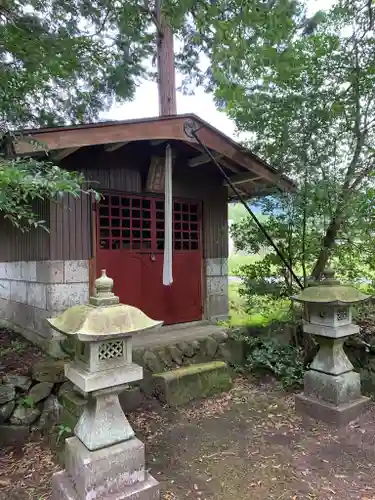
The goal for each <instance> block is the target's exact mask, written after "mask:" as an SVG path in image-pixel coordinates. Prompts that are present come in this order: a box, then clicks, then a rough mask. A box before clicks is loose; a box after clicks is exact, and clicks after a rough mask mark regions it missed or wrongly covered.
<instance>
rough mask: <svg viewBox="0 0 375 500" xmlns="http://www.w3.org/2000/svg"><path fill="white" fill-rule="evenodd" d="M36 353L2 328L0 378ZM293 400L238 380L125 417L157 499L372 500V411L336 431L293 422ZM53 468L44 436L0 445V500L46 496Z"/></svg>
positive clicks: (21, 369)
mask: <svg viewBox="0 0 375 500" xmlns="http://www.w3.org/2000/svg"><path fill="white" fill-rule="evenodd" d="M41 357H43V355H42V354H41V353H40V351H39V350H38V349H37V348H36V347H33V346H31V345H30V344H29V343H27V342H25V341H24V340H22V339H20V338H19V337H17V336H16V335H14V334H13V333H11V332H6V331H2V332H1V335H0V377H1V375H2V374H3V373H5V372H6V373H26V372H27V370H28V369H29V368H30V367H31V366H32V365H33V363H35V362H36V361H37V360H38V359H40V358H41ZM293 401H294V395H293V394H286V393H285V392H284V391H283V390H281V388H280V387H279V386H278V384H277V383H276V382H274V381H272V380H269V381H265V380H263V382H262V383H260V382H258V381H255V380H254V381H249V380H245V379H241V378H239V379H237V380H236V381H235V384H234V387H233V389H232V390H231V391H230V392H229V393H226V394H223V395H220V396H218V397H216V398H212V399H208V400H205V401H201V402H198V403H195V404H190V405H188V406H185V407H183V408H179V409H177V410H171V409H167V408H165V407H162V406H161V405H159V404H158V403H157V402H156V401H153V402H151V403H149V404H148V406H147V407H145V408H143V409H141V410H139V411H137V412H135V413H133V414H131V415H129V420H130V421H131V423H132V425H133V427H134V429H135V430H136V432H137V435H138V437H139V438H140V439H142V440H143V441H144V442H145V443H146V453H147V460H148V468H149V470H150V471H151V473H152V474H153V475H154V476H155V477H156V478H157V479H158V481H159V482H160V483H161V488H162V500H268V499H275V500H276V499H277V500H287V499H289V500H302V499H306V500H314V499H319V500H330V499H337V500H375V475H374V473H373V471H374V468H375V405H374V408H373V409H372V410H371V411H370V412H369V413H367V414H366V415H364V416H363V417H362V418H361V419H360V420H359V421H358V422H356V423H355V424H351V425H349V426H348V427H347V428H343V429H341V430H336V429H334V428H332V427H329V426H327V425H324V424H317V423H314V422H312V421H308V420H306V419H302V418H301V417H299V416H297V415H296V414H295V412H294V402H293ZM59 469H60V466H59V465H58V464H57V460H56V458H55V455H54V452H53V451H52V450H51V447H50V441H49V440H48V437H41V436H33V439H32V440H31V441H30V442H29V443H27V444H26V445H25V446H24V447H23V448H22V449H15V448H7V449H1V450H0V500H50V498H51V489H50V481H51V476H52V474H53V472H55V471H57V470H59Z"/></svg>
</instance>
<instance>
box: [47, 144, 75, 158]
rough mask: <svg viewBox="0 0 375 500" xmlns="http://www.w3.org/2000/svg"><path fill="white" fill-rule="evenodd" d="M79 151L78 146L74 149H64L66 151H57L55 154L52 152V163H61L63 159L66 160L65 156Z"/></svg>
mask: <svg viewBox="0 0 375 500" xmlns="http://www.w3.org/2000/svg"><path fill="white" fill-rule="evenodd" d="M79 149H81V148H80V147H79V146H78V147H75V148H66V149H61V150H60V151H57V152H54V151H53V152H52V153H51V156H52V159H53V161H61V160H63V159H64V158H66V157H67V156H69V155H71V154H73V153H75V152H76V151H78V150H79Z"/></svg>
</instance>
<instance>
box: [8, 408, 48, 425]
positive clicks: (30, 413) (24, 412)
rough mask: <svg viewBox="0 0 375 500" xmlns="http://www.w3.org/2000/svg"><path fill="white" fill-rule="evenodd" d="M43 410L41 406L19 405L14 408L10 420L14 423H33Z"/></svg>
mask: <svg viewBox="0 0 375 500" xmlns="http://www.w3.org/2000/svg"><path fill="white" fill-rule="evenodd" d="M40 413H41V411H40V410H39V408H35V407H32V408H30V407H27V406H22V405H19V406H17V408H16V409H15V410H14V413H13V415H12V416H11V417H10V419H9V421H10V423H11V424H13V425H31V424H33V423H34V422H35V420H36V419H37V418H38V417H39V415H40Z"/></svg>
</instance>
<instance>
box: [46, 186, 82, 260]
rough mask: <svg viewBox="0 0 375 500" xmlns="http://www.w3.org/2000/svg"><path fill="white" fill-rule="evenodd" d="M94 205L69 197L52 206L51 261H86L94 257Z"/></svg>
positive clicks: (52, 203)
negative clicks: (92, 255)
mask: <svg viewBox="0 0 375 500" xmlns="http://www.w3.org/2000/svg"><path fill="white" fill-rule="evenodd" d="M91 217H92V215H91V201H90V197H89V196H88V195H82V196H81V197H80V198H74V197H73V196H71V195H67V196H65V197H64V199H63V200H62V201H60V202H58V203H54V202H51V217H50V234H51V240H50V241H51V252H50V259H51V260H85V259H88V258H90V256H91V254H92V230H91Z"/></svg>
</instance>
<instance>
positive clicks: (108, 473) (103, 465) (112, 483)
mask: <svg viewBox="0 0 375 500" xmlns="http://www.w3.org/2000/svg"><path fill="white" fill-rule="evenodd" d="M144 463H145V449H144V444H143V443H142V442H141V441H139V439H137V438H132V439H129V440H127V441H124V442H122V443H119V444H116V445H113V446H109V447H108V448H103V449H101V450H97V451H93V452H90V451H89V450H87V448H86V447H85V446H84V445H83V444H82V443H81V441H80V440H79V439H77V438H76V437H72V438H69V439H67V440H66V441H65V470H66V472H67V474H68V475H69V477H71V479H72V482H73V484H74V486H75V490H76V492H77V493H78V497H79V498H83V499H87V498H95V499H99V498H108V497H109V496H110V495H111V498H112V495H114V494H119V493H120V492H123V491H124V490H125V489H126V488H127V487H129V486H133V485H134V484H136V483H142V482H144V481H145V480H146V479H147V472H146V471H145V469H144ZM114 498H115V497H114Z"/></svg>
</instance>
